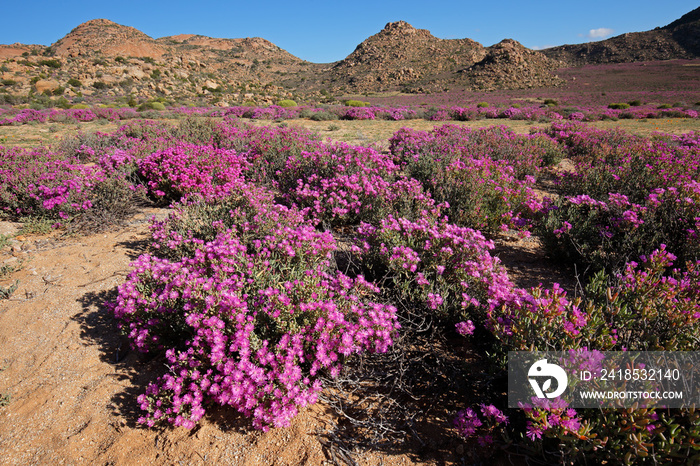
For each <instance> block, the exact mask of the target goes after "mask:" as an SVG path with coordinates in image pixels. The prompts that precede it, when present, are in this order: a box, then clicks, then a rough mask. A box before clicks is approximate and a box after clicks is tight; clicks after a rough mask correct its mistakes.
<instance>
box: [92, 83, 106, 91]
mask: <svg viewBox="0 0 700 466" xmlns="http://www.w3.org/2000/svg"><path fill="white" fill-rule="evenodd" d="M92 87H94V88H95V89H98V90H101V89H109V84H107V83H104V82H102V81H95V82H94V83H92Z"/></svg>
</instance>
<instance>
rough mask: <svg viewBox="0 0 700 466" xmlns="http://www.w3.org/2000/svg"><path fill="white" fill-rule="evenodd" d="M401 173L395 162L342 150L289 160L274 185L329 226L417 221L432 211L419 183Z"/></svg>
mask: <svg viewBox="0 0 700 466" xmlns="http://www.w3.org/2000/svg"><path fill="white" fill-rule="evenodd" d="M398 171H399V167H398V166H397V165H395V164H394V162H393V160H392V157H391V156H388V155H384V154H380V153H378V152H377V151H375V150H373V149H370V148H365V147H352V146H348V145H346V144H338V145H334V146H331V145H326V146H323V147H320V148H318V149H317V150H315V151H309V152H301V153H300V154H298V155H291V156H290V157H289V158H288V159H287V162H286V165H285V167H284V169H282V170H280V171H279V172H278V174H277V177H276V180H277V187H278V188H279V189H280V190H281V191H282V192H283V193H286V198H287V199H289V200H290V201H291V202H294V203H295V204H297V205H298V206H300V207H308V208H309V209H310V211H311V214H312V215H313V216H314V217H315V218H316V219H318V220H319V221H321V222H324V223H326V222H327V223H328V224H330V225H355V224H357V223H358V222H360V221H365V222H373V223H376V222H377V221H378V220H379V219H381V218H384V216H386V215H388V214H391V213H394V214H396V215H404V216H407V217H409V218H413V217H414V216H415V214H416V213H419V212H421V211H423V210H430V209H432V208H434V202H433V201H432V199H431V198H430V196H429V195H427V194H426V193H424V192H423V188H422V186H421V185H420V183H419V182H418V181H416V180H414V179H411V178H406V177H405V176H401V175H399V173H398Z"/></svg>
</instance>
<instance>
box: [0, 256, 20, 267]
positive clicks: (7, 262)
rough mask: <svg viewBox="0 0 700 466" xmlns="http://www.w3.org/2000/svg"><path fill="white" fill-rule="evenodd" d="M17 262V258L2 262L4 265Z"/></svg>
mask: <svg viewBox="0 0 700 466" xmlns="http://www.w3.org/2000/svg"><path fill="white" fill-rule="evenodd" d="M16 262H19V259H17V258H16V257H10V258H9V259H5V260H4V261H2V265H10V264H14V263H16Z"/></svg>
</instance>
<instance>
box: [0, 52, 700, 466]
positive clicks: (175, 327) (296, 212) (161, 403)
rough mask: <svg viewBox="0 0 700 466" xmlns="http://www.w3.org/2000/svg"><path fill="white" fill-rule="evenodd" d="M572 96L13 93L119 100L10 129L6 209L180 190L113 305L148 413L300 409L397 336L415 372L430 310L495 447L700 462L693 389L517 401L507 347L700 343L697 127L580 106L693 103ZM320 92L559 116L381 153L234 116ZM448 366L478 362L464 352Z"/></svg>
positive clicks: (390, 114) (42, 212)
mask: <svg viewBox="0 0 700 466" xmlns="http://www.w3.org/2000/svg"><path fill="white" fill-rule="evenodd" d="M620 66H621V67H623V65H620ZM624 66H633V65H624ZM634 66H637V65H634ZM623 68H624V67H623ZM584 71H585V70H584ZM584 71H582V72H581V73H583V72H584ZM579 79H582V78H579ZM579 79H577V82H578V81H579ZM548 97H551V96H548ZM618 97H622V95H616V96H615V98H618ZM553 98H560V97H557V96H554V97H553ZM654 98H656V97H654ZM644 99H646V98H644ZM649 99H651V97H649ZM619 100H624V99H621V98H620V99H619ZM577 105H578V109H577V111H575V112H570V113H568V114H567V113H566V112H562V111H561V110H560V109H557V108H556V107H546V106H545V107H541V106H535V105H533V106H522V107H519V108H517V107H513V106H508V107H498V106H496V105H494V106H491V105H487V106H479V105H477V104H476V103H475V104H474V105H468V106H460V107H453V106H445V107H441V108H434V109H429V108H422V107H421V108H413V107H411V108H409V107H403V106H396V107H379V106H371V107H333V108H323V109H321V108H318V109H316V108H308V107H292V108H283V107H268V108H251V107H231V108H224V109H199V108H179V109H169V110H166V111H167V112H171V113H172V114H177V115H180V116H182V120H181V121H180V122H179V124H176V125H170V124H165V123H162V122H146V121H142V120H139V119H137V118H138V112H135V111H134V110H132V109H92V110H51V111H34V110H3V111H1V112H2V113H0V125H20V124H31V123H32V122H51V121H63V120H64V119H65V118H72V119H76V120H79V121H90V120H93V119H99V118H101V119H107V120H112V121H116V120H128V121H126V122H125V124H124V125H123V126H122V127H120V128H119V129H118V130H116V131H114V132H113V133H109V134H107V133H99V134H98V135H97V136H95V137H94V138H92V139H90V140H89V141H90V142H88V139H86V138H84V142H85V143H83V144H80V145H76V144H74V145H62V146H61V147H62V148H63V149H61V150H59V149H55V150H50V149H47V148H41V149H39V148H37V149H20V148H12V147H2V146H0V155H1V156H0V212H1V213H2V214H1V215H2V216H3V217H4V218H8V219H13V220H17V219H26V218H27V217H34V218H42V219H48V220H49V221H50V222H52V223H54V224H55V226H56V227H69V226H70V225H71V224H72V222H75V221H77V219H79V218H82V216H83V215H85V213H86V212H98V211H99V212H103V213H109V212H110V209H113V208H114V206H115V204H117V203H136V202H140V203H145V204H153V205H163V206H169V207H170V208H171V213H170V215H169V216H168V217H167V218H166V219H164V220H162V221H156V220H155V219H154V220H153V222H152V225H151V244H150V247H149V250H148V251H147V252H145V253H144V254H142V255H141V256H140V257H138V258H137V259H136V260H135V261H134V262H133V263H132V264H131V266H130V272H129V273H128V276H127V277H126V278H125V280H124V282H123V283H122V284H121V285H120V286H119V287H118V290H117V292H116V298H115V299H114V300H113V301H110V302H109V303H106V305H107V306H108V308H109V309H110V310H111V312H113V315H114V316H115V318H116V319H117V321H118V322H119V326H120V329H121V330H122V332H123V333H124V334H125V335H126V337H127V338H128V339H129V341H130V344H131V346H132V348H133V349H134V350H136V351H139V352H142V353H149V354H152V355H153V357H154V358H160V359H161V360H162V362H163V364H161V366H162V367H163V371H162V373H159V374H155V375H156V377H155V378H154V380H153V382H152V383H151V384H150V385H149V386H148V388H147V389H146V391H145V393H142V394H141V395H140V396H138V399H137V400H135V401H134V402H135V403H137V404H138V406H139V408H140V409H141V410H142V416H141V419H140V422H141V423H143V424H144V425H146V426H149V427H153V426H162V425H175V426H183V427H185V428H188V429H191V428H194V427H195V426H196V425H197V423H198V422H199V421H200V420H201V419H202V418H203V417H205V416H207V415H208V414H209V413H211V412H212V411H214V410H215V409H217V408H218V407H227V408H229V409H231V410H235V411H237V412H239V413H241V414H242V415H243V416H245V417H246V418H249V419H250V423H251V425H252V426H253V427H255V428H256V429H262V430H268V429H270V428H283V427H286V426H289V425H290V424H291V423H292V422H293V419H294V417H295V416H296V415H297V414H298V413H299V412H300V410H302V409H304V408H305V407H307V406H309V405H311V404H313V403H316V402H317V401H318V400H319V398H320V397H322V396H323V393H324V388H327V386H328V384H330V383H331V382H332V381H333V380H335V379H338V378H339V377H343V375H344V374H347V373H349V372H353V373H358V371H362V370H363V368H364V367H366V366H365V365H363V364H367V365H370V363H368V362H367V361H392V359H390V358H387V355H392V354H393V355H396V354H400V355H402V358H403V357H405V358H407V360H408V361H409V362H407V363H406V364H409V363H410V364H414V365H413V366H411V367H413V368H415V371H416V372H417V374H416V375H415V377H417V378H419V377H420V372H421V370H423V369H421V367H420V361H422V359H420V358H417V357H416V356H415V351H416V350H415V348H413V347H411V342H412V341H418V339H420V338H425V333H426V331H427V330H426V328H429V329H430V332H432V333H430V334H429V335H430V336H431V337H430V338H436V339H441V341H442V340H444V341H445V342H447V343H446V344H447V345H448V348H449V350H448V351H451V352H452V353H453V354H451V355H450V356H451V357H453V358H454V359H457V360H459V359H460V358H463V357H464V347H465V345H467V346H469V347H470V348H471V351H474V352H476V353H478V354H479V357H480V358H481V360H482V361H484V364H485V367H484V368H479V370H480V371H482V372H483V379H484V380H483V381H482V382H483V384H484V385H483V386H484V387H487V389H484V390H482V392H481V393H480V394H479V395H478V396H477V397H474V398H473V399H472V398H469V397H468V396H467V395H464V397H462V398H460V399H452V401H449V402H447V403H446V405H445V411H446V412H449V416H450V421H449V422H450V425H453V426H454V429H453V430H452V432H453V435H454V436H459V437H461V438H463V439H465V440H464V441H466V442H468V443H469V444H474V445H478V446H479V449H480V450H479V451H480V453H479V455H480V458H482V459H484V460H486V459H488V458H489V457H490V456H491V455H500V454H504V453H503V452H504V451H505V452H506V453H508V452H518V454H519V455H522V454H523V453H522V452H523V451H525V452H527V453H526V454H527V455H530V456H531V457H532V458H539V461H543V460H542V458H545V460H546V461H551V460H553V459H554V458H560V459H562V460H564V461H568V462H577V461H579V462H580V461H583V460H584V459H586V460H587V461H595V462H603V461H606V462H620V461H622V460H621V458H629V459H630V461H638V462H645V461H651V462H659V463H669V464H670V463H678V464H681V463H686V464H687V463H688V462H691V463H692V462H693V461H694V460H693V458H695V456H693V455H696V450H697V444H696V443H695V441H696V439H697V437H698V436H699V435H700V422H699V416H700V413H697V412H696V411H694V410H669V409H661V408H649V409H640V410H637V411H633V410H613V409H602V410H575V409H572V408H570V407H569V406H567V405H565V404H561V403H549V404H539V405H538V404H535V405H532V406H525V407H524V409H508V408H506V404H505V401H506V400H505V399H504V397H503V395H502V393H503V392H504V387H503V385H502V383H503V382H502V380H503V377H502V376H503V375H504V374H505V372H506V369H505V365H504V362H505V355H506V354H507V352H508V351H526V350H531V349H540V350H546V349H548V350H553V349H557V350H571V351H572V354H579V353H581V354H588V353H587V351H588V350H600V351H604V350H605V351H625V350H640V351H641V350H650V351H651V350H653V351H661V350H669V351H671V350H674V351H694V350H697V349H698V346H697V345H698V343H697V342H698V331H700V261H699V260H700V183H699V182H698V180H699V176H700V134H697V133H689V134H685V135H682V136H671V135H666V134H654V135H652V136H651V137H641V136H635V135H632V134H628V133H625V132H623V131H604V130H598V129H594V128H592V127H590V126H587V125H586V124H585V123H583V122H585V121H594V120H599V119H610V118H628V117H629V118H659V117H664V116H665V115H673V116H674V117H677V118H697V117H698V112H697V111H696V110H694V109H693V108H691V107H692V105H691V106H687V105H683V106H678V107H673V108H668V109H666V108H664V109H659V108H657V107H656V106H654V107H652V106H648V105H647V106H645V105H640V106H632V107H630V108H627V109H611V108H607V105H606V106H605V107H602V106H598V107H596V106H595V105H594V104H590V105H584V103H583V100H582V101H580V102H579V103H578V104H577ZM321 111H323V112H333V113H334V115H336V116H337V118H339V119H341V118H342V119H370V120H371V119H390V120H404V119H411V118H417V117H420V116H421V115H422V117H423V118H429V119H432V120H435V121H443V120H444V121H449V120H468V119H493V120H494V121H497V119H526V120H533V121H539V122H543V123H547V124H548V125H546V126H545V127H544V128H543V129H540V130H533V132H532V134H528V135H518V134H515V133H514V132H512V131H511V130H509V129H508V128H506V127H503V126H492V127H489V128H481V129H469V128H464V127H459V126H456V125H450V124H445V125H442V126H438V127H436V128H435V129H433V130H431V131H417V130H413V129H410V128H402V129H401V130H399V131H397V132H396V133H395V134H394V135H393V136H392V137H391V139H390V140H389V141H388V143H389V149H388V150H386V151H380V150H377V149H376V148H372V147H363V146H353V145H349V144H344V143H337V142H332V141H330V140H326V141H323V140H321V138H320V137H319V136H318V135H316V134H313V133H309V132H305V131H301V130H298V129H293V128H285V127H279V126H258V127H256V126H252V125H250V124H247V123H243V122H242V121H241V120H240V118H253V119H266V120H284V119H289V118H310V117H312V116H313V114H314V113H315V112H321ZM627 115H630V116H627ZM207 117H216V118H207ZM71 147H72V148H73V149H70V150H69V149H68V148H71ZM563 159H567V161H568V162H569V164H568V165H570V166H571V167H572V168H571V169H566V170H565V169H562V168H561V167H562V165H560V162H561V161H562V160H563ZM101 218H105V216H102V217H101ZM506 234H508V235H518V236H519V237H521V238H524V237H528V236H534V237H536V238H538V239H539V240H540V241H541V243H542V245H543V247H544V248H545V250H546V252H547V254H548V255H549V256H550V257H551V259H552V261H554V262H556V261H559V262H564V263H565V264H566V266H571V265H572V264H576V265H577V267H578V270H586V273H585V274H582V275H581V276H579V277H578V278H579V280H580V281H581V289H580V290H579V291H578V292H576V293H573V290H565V289H564V287H563V286H562V285H560V284H557V283H555V284H553V285H550V286H544V285H540V286H538V287H534V288H522V287H519V286H517V285H516V284H515V282H514V281H513V280H512V279H511V277H509V275H508V271H507V268H506V266H505V265H504V264H503V263H502V261H501V260H500V259H499V257H498V256H497V255H496V253H495V251H494V249H495V245H496V242H498V241H499V240H500V239H502V238H503V235H506ZM421 341H425V340H421ZM449 345H451V346H449ZM409 349H410V351H409ZM422 351H425V352H429V351H430V349H423V350H422ZM426 354H428V353H422V357H425V355H426ZM411 355H413V357H414V358H415V359H414V360H413V361H414V362H410V361H411V359H410V358H411V357H412V356H411ZM382 358H384V359H382ZM362 361H364V363H363V364H361V363H360V362H362ZM416 361H417V362H416ZM587 363H590V361H588V362H587ZM581 364H583V363H581ZM166 368H167V369H166ZM424 369H426V370H427V368H424ZM579 369H580V367H578V366H577V367H575V368H573V369H572V370H579ZM450 370H452V372H451V374H452V377H453V378H455V379H459V378H463V377H466V375H465V371H466V369H465V367H464V364H462V365H459V364H458V365H455V366H454V368H453V369H450ZM425 373H427V372H425ZM493 374H496V375H495V376H494V375H493ZM499 380H500V382H499ZM433 383H437V382H435V381H433ZM445 383H448V382H445ZM499 384H500V385H499ZM434 388H435V386H431V388H430V390H432V389H434ZM430 390H428V391H426V392H425V395H424V396H426V397H429V396H430V393H431V392H430ZM453 398H454V397H453ZM424 401H425V400H424ZM425 402H427V403H430V401H425ZM553 452H554V453H553Z"/></svg>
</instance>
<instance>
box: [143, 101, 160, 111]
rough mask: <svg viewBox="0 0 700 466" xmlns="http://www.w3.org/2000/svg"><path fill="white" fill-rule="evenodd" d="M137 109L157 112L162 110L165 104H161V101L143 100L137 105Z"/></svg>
mask: <svg viewBox="0 0 700 466" xmlns="http://www.w3.org/2000/svg"><path fill="white" fill-rule="evenodd" d="M138 109H139V111H144V110H158V111H159V112H162V111H163V110H165V105H163V104H162V103H161V102H144V103H142V104H141V105H139V108H138Z"/></svg>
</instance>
